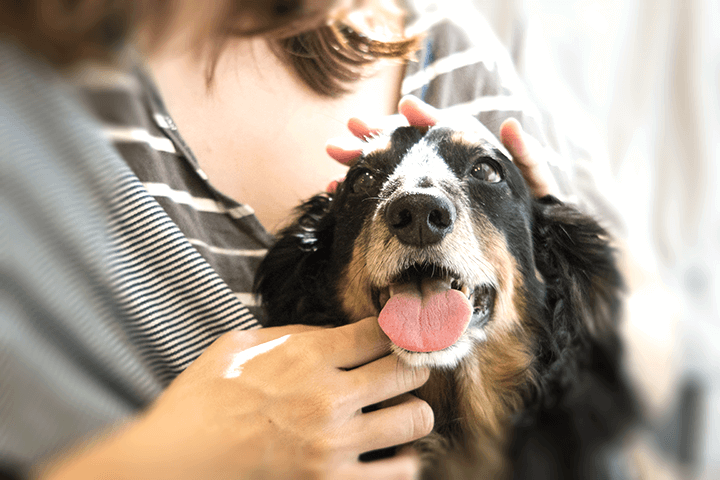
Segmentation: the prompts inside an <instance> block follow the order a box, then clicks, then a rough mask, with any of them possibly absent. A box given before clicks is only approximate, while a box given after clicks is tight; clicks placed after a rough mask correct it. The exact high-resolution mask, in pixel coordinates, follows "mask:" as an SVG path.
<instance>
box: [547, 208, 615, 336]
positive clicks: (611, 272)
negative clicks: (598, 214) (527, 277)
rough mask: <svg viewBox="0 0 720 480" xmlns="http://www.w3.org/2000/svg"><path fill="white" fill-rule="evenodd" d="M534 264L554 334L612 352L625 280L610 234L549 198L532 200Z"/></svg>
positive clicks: (576, 211) (590, 218)
mask: <svg viewBox="0 0 720 480" xmlns="http://www.w3.org/2000/svg"><path fill="white" fill-rule="evenodd" d="M533 243H534V254H535V263H536V267H537V269H538V271H539V272H540V274H541V275H542V277H543V278H544V280H545V283H546V302H545V303H546V306H547V307H548V308H549V309H550V310H551V316H552V318H553V320H552V321H554V322H562V323H566V324H564V325H555V326H554V327H555V328H553V331H558V328H559V329H561V330H565V329H568V331H569V332H570V336H571V337H578V336H579V337H581V338H582V337H587V336H589V337H590V338H589V340H592V341H597V342H600V343H601V344H603V345H604V346H605V347H606V348H610V349H611V350H615V349H616V348H618V345H617V335H616V333H617V323H618V319H619V318H620V298H621V294H622V291H623V288H624V287H623V281H622V277H621V275H620V272H619V271H618V268H617V266H616V262H615V253H614V249H613V247H612V245H611V239H610V235H609V234H608V233H607V232H606V231H605V229H603V228H602V227H601V226H600V225H599V224H598V222H597V221H595V220H594V219H593V218H592V217H590V216H588V215H585V214H583V213H581V212H580V211H578V210H577V209H576V208H574V207H571V206H569V205H566V204H564V203H562V202H561V201H559V200H558V199H556V198H555V197H552V196H547V197H544V198H542V199H540V200H537V201H535V204H534V212H533Z"/></svg>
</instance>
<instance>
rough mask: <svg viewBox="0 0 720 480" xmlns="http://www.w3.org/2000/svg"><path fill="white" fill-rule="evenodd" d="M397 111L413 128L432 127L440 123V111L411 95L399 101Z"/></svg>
mask: <svg viewBox="0 0 720 480" xmlns="http://www.w3.org/2000/svg"><path fill="white" fill-rule="evenodd" d="M398 111H399V112H400V113H401V114H402V115H403V116H404V117H405V118H407V121H408V123H409V124H410V125H412V126H415V127H432V126H433V125H435V124H436V123H438V122H439V121H440V111H439V110H438V109H436V108H435V107H433V106H431V105H428V104H427V103H425V102H423V101H422V100H420V99H419V98H417V97H415V96H413V95H405V96H404V97H403V98H401V99H400V103H399V104H398Z"/></svg>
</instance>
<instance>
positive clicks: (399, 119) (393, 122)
mask: <svg viewBox="0 0 720 480" xmlns="http://www.w3.org/2000/svg"><path fill="white" fill-rule="evenodd" d="M407 125H408V121H407V118H405V117H404V116H403V115H399V114H395V115H387V116H384V117H379V118H376V119H373V120H367V121H366V120H362V119H360V118H357V117H352V118H351V119H350V120H348V123H347V126H348V130H350V133H352V134H353V135H355V136H356V137H358V138H361V139H366V138H368V137H372V136H375V135H380V134H382V133H383V132H390V131H392V130H395V129H396V128H398V127H404V126H407Z"/></svg>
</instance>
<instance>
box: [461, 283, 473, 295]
mask: <svg viewBox="0 0 720 480" xmlns="http://www.w3.org/2000/svg"><path fill="white" fill-rule="evenodd" d="M460 291H461V292H462V293H463V294H464V295H465V296H466V297H468V298H470V295H471V293H470V289H469V288H468V286H467V285H463V286H462V287H460Z"/></svg>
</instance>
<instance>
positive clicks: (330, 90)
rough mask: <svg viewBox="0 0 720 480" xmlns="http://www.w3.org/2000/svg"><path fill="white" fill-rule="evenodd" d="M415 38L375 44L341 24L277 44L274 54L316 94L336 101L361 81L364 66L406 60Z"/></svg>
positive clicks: (322, 27) (328, 26)
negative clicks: (381, 61)
mask: <svg viewBox="0 0 720 480" xmlns="http://www.w3.org/2000/svg"><path fill="white" fill-rule="evenodd" d="M416 47H417V38H416V37H412V38H402V39H400V40H397V41H382V40H374V39H372V38H370V37H368V36H366V35H364V34H362V33H360V32H357V31H355V30H354V29H352V28H351V27H349V26H347V25H344V24H343V23H342V22H333V23H331V24H329V25H323V26H321V27H319V28H316V29H314V30H311V31H308V32H304V33H299V34H297V35H294V36H292V37H289V38H284V39H281V40H277V41H276V43H275V53H276V55H278V56H279V57H280V58H281V59H283V60H285V62H286V63H287V64H288V65H289V66H291V67H292V69H293V70H294V71H295V73H296V74H297V76H298V77H300V79H302V81H303V82H304V83H305V84H306V85H308V86H309V87H310V88H311V89H313V90H314V91H315V92H317V93H319V94H321V95H324V96H329V97H336V96H339V95H341V94H343V93H346V92H348V91H349V90H350V87H349V86H350V85H351V84H352V83H353V82H356V81H357V80H359V79H360V78H362V77H363V75H364V73H365V72H366V69H365V68H363V67H366V66H367V65H370V64H372V63H374V62H376V61H377V60H378V59H380V58H398V59H407V58H408V57H409V56H410V55H411V54H412V53H413V52H414V51H415V50H416Z"/></svg>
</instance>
